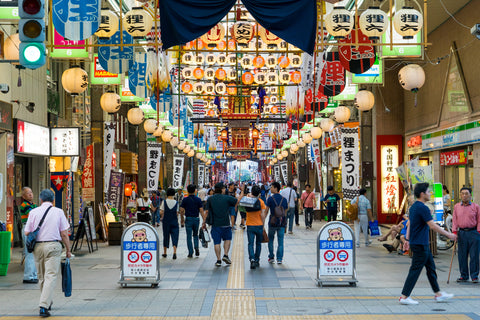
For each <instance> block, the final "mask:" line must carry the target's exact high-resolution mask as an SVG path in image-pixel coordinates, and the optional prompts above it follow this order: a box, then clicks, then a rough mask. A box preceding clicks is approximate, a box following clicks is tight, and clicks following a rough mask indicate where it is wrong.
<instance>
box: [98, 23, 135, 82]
mask: <svg viewBox="0 0 480 320" xmlns="http://www.w3.org/2000/svg"><path fill="white" fill-rule="evenodd" d="M98 43H99V44H117V45H119V44H120V31H117V32H116V33H115V34H114V35H113V36H112V37H111V38H109V39H108V40H101V39H98ZM123 43H124V44H132V43H133V38H132V36H130V35H129V34H128V33H127V32H125V31H123ZM133 48H134V47H132V46H124V47H123V50H120V47H118V46H113V47H110V46H101V47H98V62H99V63H100V65H101V66H102V68H103V69H105V70H107V71H108V72H110V73H113V74H120V73H124V72H126V71H128V70H129V69H130V68H131V67H132V65H133Z"/></svg>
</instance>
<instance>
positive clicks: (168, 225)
mask: <svg viewBox="0 0 480 320" xmlns="http://www.w3.org/2000/svg"><path fill="white" fill-rule="evenodd" d="M178 206H179V203H178V202H177V200H175V189H173V188H168V189H167V199H165V200H164V201H163V202H162V204H161V205H160V218H161V219H162V228H163V254H162V257H164V258H166V257H167V249H168V247H169V246H170V238H171V239H172V246H173V256H172V258H173V259H174V260H175V259H177V245H178V233H179V231H180V230H179V227H178V210H177V207H178Z"/></svg>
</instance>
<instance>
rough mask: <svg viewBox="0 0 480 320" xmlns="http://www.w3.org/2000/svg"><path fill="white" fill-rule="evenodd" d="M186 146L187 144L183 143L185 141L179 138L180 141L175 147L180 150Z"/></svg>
mask: <svg viewBox="0 0 480 320" xmlns="http://www.w3.org/2000/svg"><path fill="white" fill-rule="evenodd" d="M186 146H187V144H186V143H185V141H184V140H181V141H180V143H179V144H178V146H177V149H178V150H180V151H181V150H183V149H185V147H186Z"/></svg>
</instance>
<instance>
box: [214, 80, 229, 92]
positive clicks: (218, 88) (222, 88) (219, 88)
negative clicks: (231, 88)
mask: <svg viewBox="0 0 480 320" xmlns="http://www.w3.org/2000/svg"><path fill="white" fill-rule="evenodd" d="M215 91H216V92H217V93H218V94H224V93H225V91H227V86H226V85H225V83H223V82H219V83H217V84H216V85H215Z"/></svg>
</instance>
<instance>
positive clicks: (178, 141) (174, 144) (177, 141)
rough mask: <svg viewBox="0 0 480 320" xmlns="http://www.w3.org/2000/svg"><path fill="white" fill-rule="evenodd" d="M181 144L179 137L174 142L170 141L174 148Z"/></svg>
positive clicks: (174, 138) (173, 139)
mask: <svg viewBox="0 0 480 320" xmlns="http://www.w3.org/2000/svg"><path fill="white" fill-rule="evenodd" d="M179 143H180V139H179V138H178V137H173V138H172V140H170V145H171V146H172V147H174V148H175V147H177V146H178V144H179Z"/></svg>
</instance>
